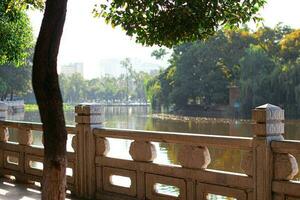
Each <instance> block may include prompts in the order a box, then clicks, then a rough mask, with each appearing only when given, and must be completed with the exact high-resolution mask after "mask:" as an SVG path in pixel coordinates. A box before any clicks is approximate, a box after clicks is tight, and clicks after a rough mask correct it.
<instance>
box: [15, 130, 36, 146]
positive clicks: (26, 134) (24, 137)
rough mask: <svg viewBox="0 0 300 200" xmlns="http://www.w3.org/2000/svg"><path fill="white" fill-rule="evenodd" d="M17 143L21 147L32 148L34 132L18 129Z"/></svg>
mask: <svg viewBox="0 0 300 200" xmlns="http://www.w3.org/2000/svg"><path fill="white" fill-rule="evenodd" d="M17 133H18V134H17V141H18V143H19V144H20V145H24V146H30V145H32V142H33V136H32V131H31V130H30V129H25V130H24V129H18V131H17Z"/></svg>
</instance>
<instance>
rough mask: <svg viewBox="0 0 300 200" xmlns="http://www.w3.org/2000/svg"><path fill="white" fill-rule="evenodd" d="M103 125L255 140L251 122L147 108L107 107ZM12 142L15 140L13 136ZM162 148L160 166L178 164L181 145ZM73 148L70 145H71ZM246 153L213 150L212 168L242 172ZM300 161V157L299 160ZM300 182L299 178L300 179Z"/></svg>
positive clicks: (117, 151)
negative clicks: (161, 113) (182, 116)
mask: <svg viewBox="0 0 300 200" xmlns="http://www.w3.org/2000/svg"><path fill="white" fill-rule="evenodd" d="M103 113H104V114H103V124H104V126H105V127H110V128H126V129H137V130H154V131H173V132H189V133H200V134H211V135H227V136H242V137H251V136H252V133H251V121H250V120H232V119H212V118H201V119H197V120H176V119H162V118H159V117H155V116H153V115H151V113H150V111H149V108H147V107H104V108H103ZM65 116H66V121H67V124H75V123H74V111H69V112H66V113H65ZM8 119H13V120H21V121H32V122H38V121H40V119H39V114H38V112H27V113H19V114H16V115H13V116H8ZM285 132H286V133H285V138H286V139H291V140H297V139H298V140H300V134H299V133H300V120H287V121H286V122H285ZM11 140H12V141H14V140H15V136H14V134H12V137H11ZM130 143H131V141H129V140H119V139H110V144H111V148H110V149H111V151H110V153H109V155H108V156H111V157H117V158H124V159H130V155H129V153H128V152H129V146H130ZM34 144H36V145H41V133H38V132H35V134H34ZM155 145H156V146H157V149H158V156H157V159H156V160H155V162H156V163H161V164H172V165H178V164H179V163H178V162H177V159H176V158H177V152H178V150H179V148H180V147H179V145H176V144H164V143H155ZM69 148H71V147H70V143H69ZM243 153H244V152H243V151H239V150H229V149H216V148H211V149H210V154H211V158H212V162H211V164H210V165H209V168H210V169H217V170H225V171H231V172H241V173H242V170H241V167H240V164H241V159H242V157H243ZM298 160H300V157H298ZM297 180H299V176H298V177H297ZM160 190H161V192H162V193H163V192H164V190H166V191H167V192H169V191H173V193H174V194H175V195H176V193H177V190H176V188H175V189H174V188H170V187H164V186H161V187H160ZM208 199H218V200H220V199H232V198H223V197H218V196H215V195H211V196H208Z"/></svg>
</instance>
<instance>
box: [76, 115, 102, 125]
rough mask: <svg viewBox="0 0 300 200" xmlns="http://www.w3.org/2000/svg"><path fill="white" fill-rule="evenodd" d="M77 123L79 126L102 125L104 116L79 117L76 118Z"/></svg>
mask: <svg viewBox="0 0 300 200" xmlns="http://www.w3.org/2000/svg"><path fill="white" fill-rule="evenodd" d="M75 122H76V123H79V124H101V122H102V116H101V115H96V114H95V115H88V116H85V115H79V116H75Z"/></svg>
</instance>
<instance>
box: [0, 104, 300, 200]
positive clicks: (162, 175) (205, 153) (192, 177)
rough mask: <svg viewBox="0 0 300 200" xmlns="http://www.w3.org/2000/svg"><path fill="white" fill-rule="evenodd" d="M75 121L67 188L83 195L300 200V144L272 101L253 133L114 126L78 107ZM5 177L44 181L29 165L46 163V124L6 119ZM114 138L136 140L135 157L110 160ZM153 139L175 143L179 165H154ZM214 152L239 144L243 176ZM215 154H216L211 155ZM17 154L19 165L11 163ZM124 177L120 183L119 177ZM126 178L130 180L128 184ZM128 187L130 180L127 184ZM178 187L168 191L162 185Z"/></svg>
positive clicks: (0, 153)
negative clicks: (37, 136)
mask: <svg viewBox="0 0 300 200" xmlns="http://www.w3.org/2000/svg"><path fill="white" fill-rule="evenodd" d="M75 112H76V117H75V121H76V126H75V127H74V126H68V127H67V130H68V132H70V133H71V134H72V135H74V137H73V138H72V147H73V149H74V151H75V152H68V162H69V164H68V165H69V166H68V167H69V168H70V169H72V170H73V173H72V174H69V175H68V176H67V178H68V188H69V189H70V190H71V191H72V192H73V193H74V194H76V195H77V196H78V197H83V198H87V199H101V200H102V199H103V200H108V199H109V200H114V199H116V200H117V199H120V200H123V199H124V200H140V199H150V200H151V199H153V200H172V199H174V200H175V199H182V200H205V199H210V198H213V197H212V196H210V195H214V194H215V195H222V196H226V197H232V198H235V199H238V200H271V199H274V200H285V199H293V200H294V199H300V183H299V182H295V181H293V177H294V176H295V175H296V174H297V173H298V165H297V161H296V159H295V157H294V156H293V155H299V154H300V141H289V140H284V138H283V133H284V123H283V120H284V112H283V110H282V109H280V108H279V107H276V106H273V105H270V104H266V105H264V106H260V107H257V108H256V109H254V110H253V113H252V116H253V122H254V123H253V135H254V136H253V138H245V137H228V136H214V135H203V134H190V133H174V132H172V133H170V132H157V131H136V130H120V129H108V128H104V127H102V124H101V119H102V118H101V108H100V107H99V105H95V104H81V105H78V106H76V108H75ZM1 127H2V129H1V130H0V174H3V175H14V176H16V178H17V179H19V180H23V181H24V180H25V181H28V180H30V181H32V180H35V181H40V180H41V175H42V171H41V169H35V168H34V167H32V166H31V165H30V162H32V161H38V162H42V161H43V149H42V148H40V147H35V146H32V137H31V136H32V133H31V132H32V130H37V131H41V130H42V125H41V124H39V123H27V122H26V123H25V122H22V123H21V122H13V121H0V128H1ZM8 127H10V128H13V129H16V130H18V135H19V136H18V142H19V144H15V143H14V144H13V143H9V142H8V135H9V129H8ZM110 138H115V139H121V140H127V141H128V140H130V141H132V142H131V143H130V147H129V149H128V154H129V155H130V157H131V159H130V160H128V159H120V158H113V157H109V156H108V155H109V154H108V153H109V151H110V148H112V147H110ZM153 142H158V143H166V144H172V145H173V144H176V145H179V146H180V148H179V150H178V152H177V155H176V159H177V161H178V163H179V164H180V165H168V164H159V163H156V162H155V158H156V155H157V151H158V149H156V146H155V145H154V143H153ZM214 149H224V150H225V149H226V150H227V149H232V150H234V152H240V154H241V155H242V159H241V168H242V170H243V171H244V173H237V172H228V171H220V170H214V169H210V168H209V167H210V163H211V161H214V160H215V159H217V158H215V157H214V156H213V157H211V154H210V153H211V152H210V151H214ZM212 155H214V154H212ZM9 157H15V158H18V161H19V162H18V163H17V164H16V163H15V164H12V163H10V162H9ZM116 178H117V179H120V180H123V181H121V184H120V182H119V183H118V182H115V179H116ZM122 183H123V185H122ZM124 184H125V185H124ZM163 187H168V188H169V190H174V191H173V193H169V194H166V193H164V190H161V189H159V188H163Z"/></svg>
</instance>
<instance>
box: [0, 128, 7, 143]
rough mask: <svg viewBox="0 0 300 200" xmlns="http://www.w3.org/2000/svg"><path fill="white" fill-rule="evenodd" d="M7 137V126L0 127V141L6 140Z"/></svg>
mask: <svg viewBox="0 0 300 200" xmlns="http://www.w3.org/2000/svg"><path fill="white" fill-rule="evenodd" d="M8 139H9V131H8V128H7V127H1V129H0V142H7V141H8Z"/></svg>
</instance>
